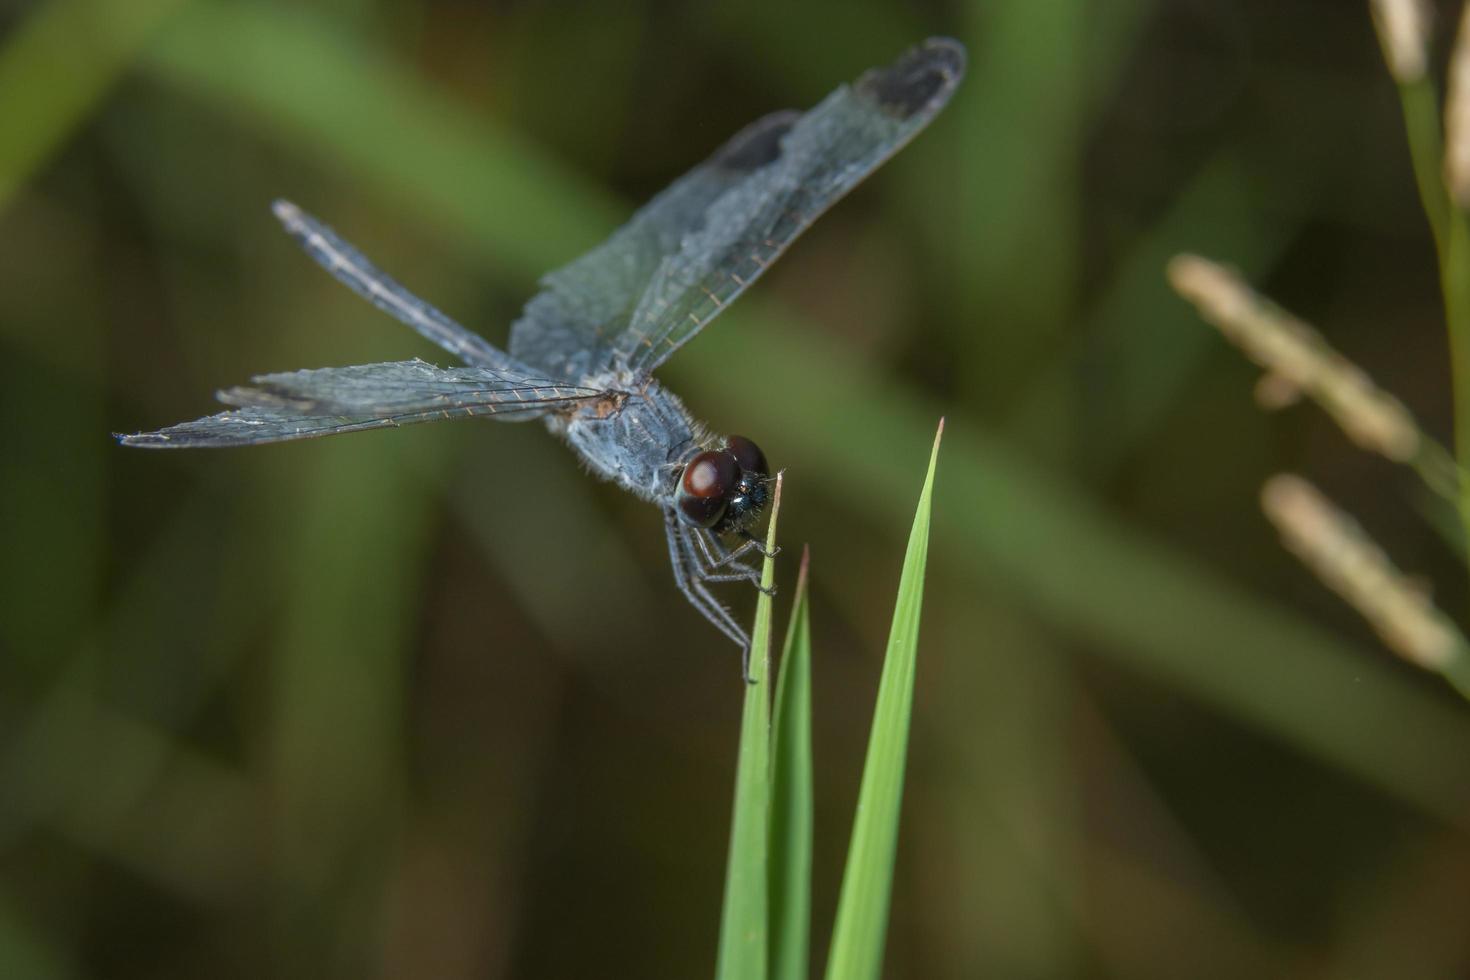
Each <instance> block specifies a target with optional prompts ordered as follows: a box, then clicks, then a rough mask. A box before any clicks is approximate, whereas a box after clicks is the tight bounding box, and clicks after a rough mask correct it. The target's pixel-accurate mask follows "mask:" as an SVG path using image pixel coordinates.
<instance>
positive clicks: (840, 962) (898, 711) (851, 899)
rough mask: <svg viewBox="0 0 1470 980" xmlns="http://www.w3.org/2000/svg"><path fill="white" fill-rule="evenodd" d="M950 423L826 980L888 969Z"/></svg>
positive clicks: (875, 733) (903, 602)
mask: <svg viewBox="0 0 1470 980" xmlns="http://www.w3.org/2000/svg"><path fill="white" fill-rule="evenodd" d="M943 435H944V421H943V420H942V419H941V420H940V422H939V431H938V432H936V433H935V434H934V448H933V450H932V451H931V452H930V454H929V472H928V474H927V475H926V476H925V477H924V489H923V492H922V493H920V494H919V508H918V511H917V513H915V514H914V526H913V529H912V530H911V531H910V532H909V546H908V551H907V553H906V554H905V555H904V559H903V575H902V576H901V577H900V578H899V582H898V601H897V603H896V604H895V605H894V609H893V626H892V628H891V629H890V631H889V634H888V652H887V654H886V655H885V656H884V659H883V676H882V679H881V680H880V681H879V684H878V704H877V706H876V708H874V710H873V730H872V733H871V734H870V735H869V736H868V757H867V761H866V762H864V764H863V784H862V789H860V790H859V791H858V804H857V814H856V816H855V817H854V818H853V824H852V841H851V843H850V844H849V845H848V850H847V868H846V870H845V871H844V872H843V875H842V892H841V895H840V897H839V898H838V900H837V923H836V925H835V926H834V927H833V930H832V950H831V952H830V954H829V955H828V957H827V977H828V980H865V978H876V977H878V976H879V975H880V973H881V972H882V969H883V944H884V940H885V939H886V938H887V932H888V899H889V894H890V893H891V891H892V888H893V857H894V854H895V852H896V851H897V849H898V817H899V810H900V808H901V806H902V802H903V774H904V759H905V756H906V755H907V753H908V741H909V718H910V716H911V715H912V712H913V702H914V671H915V667H916V664H917V653H918V646H919V613H920V611H921V609H922V607H923V601H924V565H925V563H926V562H927V560H928V557H929V501H930V497H931V495H932V493H933V489H934V464H935V462H936V461H937V460H938V459H939V440H940V437H942V436H943Z"/></svg>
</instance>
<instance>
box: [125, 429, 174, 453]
mask: <svg viewBox="0 0 1470 980" xmlns="http://www.w3.org/2000/svg"><path fill="white" fill-rule="evenodd" d="M112 438H114V439H116V440H117V443H118V445H120V446H131V447H133V448H137V449H166V448H170V447H172V446H173V445H174V444H173V443H172V442H170V441H169V438H168V436H166V435H164V434H163V433H162V432H114V433H113V434H112Z"/></svg>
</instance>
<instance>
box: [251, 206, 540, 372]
mask: <svg viewBox="0 0 1470 980" xmlns="http://www.w3.org/2000/svg"><path fill="white" fill-rule="evenodd" d="M271 210H272V211H274V212H275V215H276V217H277V218H278V219H280V222H281V225H282V226H283V227H284V228H285V229H286V231H287V233H288V234H290V235H291V237H292V238H294V239H296V241H297V243H298V244H300V245H301V247H302V249H303V250H304V251H305V252H306V254H307V255H309V256H311V257H312V259H314V260H315V261H316V263H317V264H318V265H320V266H321V267H322V268H323V269H326V270H327V271H328V272H330V273H331V274H332V275H333V276H334V277H335V278H336V279H337V280H338V281H339V282H342V283H343V284H345V285H346V286H347V287H348V288H350V289H351V290H352V291H353V292H355V293H357V295H359V296H361V297H362V298H363V299H365V300H367V301H368V302H369V303H372V304H373V305H374V306H376V307H377V308H378V309H380V310H382V311H383V312H385V313H387V314H389V315H390V316H392V317H395V318H397V319H398V320H399V321H401V322H403V323H405V324H407V325H408V326H410V327H412V328H413V329H414V330H416V331H418V332H419V333H420V334H421V335H423V336H424V337H425V338H426V339H428V340H431V341H433V342H434V343H436V344H438V345H439V346H440V347H442V348H444V349H445V350H447V351H448V352H449V353H451V354H453V355H454V356H455V357H457V358H459V359H460V360H462V361H464V362H465V363H466V364H475V365H480V366H483V367H490V368H514V367H515V366H516V365H515V364H514V362H513V361H511V359H510V358H509V357H507V356H506V354H505V352H504V351H502V350H500V349H499V348H497V347H495V346H494V345H492V344H491V343H490V342H489V341H487V340H486V339H485V338H484V337H481V336H480V335H479V334H477V333H475V332H474V331H472V330H470V329H468V328H466V327H464V326H461V325H460V324H458V323H456V322H455V321H453V320H451V319H450V318H449V317H447V316H445V315H444V314H443V313H440V312H439V311H438V310H437V309H435V308H434V307H433V306H431V305H430V304H428V303H426V302H424V301H423V300H421V299H419V298H418V297H417V296H415V295H414V294H413V293H411V292H409V291H408V290H407V289H404V288H403V287H402V286H400V285H399V284H398V283H396V282H394V281H393V280H392V279H391V278H389V276H388V275H387V274H386V273H384V272H382V271H381V270H380V269H378V267H377V266H375V265H373V264H372V263H371V262H370V261H368V259H367V257H366V256H364V255H363V254H362V253H361V252H359V251H358V250H357V249H355V248H353V247H352V246H351V245H350V244H348V243H347V242H346V241H345V240H343V239H342V238H341V237H339V236H338V235H337V233H336V232H334V231H333V230H332V229H330V228H328V227H327V226H326V225H324V224H322V223H321V222H320V221H318V220H317V219H316V218H313V217H312V216H311V215H309V214H307V213H306V212H305V211H303V210H301V209H300V208H299V207H297V206H296V205H294V204H292V203H291V202H290V201H276V202H275V203H274V204H272V205H271Z"/></svg>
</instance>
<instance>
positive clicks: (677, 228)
mask: <svg viewBox="0 0 1470 980" xmlns="http://www.w3.org/2000/svg"><path fill="white" fill-rule="evenodd" d="M799 118H801V113H799V112H796V111H794V110H785V111H782V112H774V113H772V114H770V115H768V116H765V117H763V118H761V119H759V120H757V121H755V122H753V123H751V124H750V125H749V126H747V127H745V128H744V129H742V130H741V131H740V132H738V133H736V134H735V136H733V137H732V138H731V139H730V140H729V141H728V142H727V143H725V145H724V146H722V147H721V148H720V149H719V150H718V151H717V152H716V153H715V154H714V155H713V156H712V157H710V158H709V159H708V160H706V161H705V162H704V163H702V164H701V165H699V166H698V167H695V168H694V169H693V170H691V171H690V172H689V173H687V174H685V175H684V176H683V177H681V178H680V179H679V180H677V181H675V182H674V183H673V184H671V185H670V186H669V187H668V188H667V189H665V190H664V191H662V192H661V193H660V194H659V195H658V196H657V197H655V198H654V199H653V200H652V201H650V202H648V204H646V205H644V206H643V207H642V208H641V209H639V211H638V212H637V213H636V214H634V215H633V218H632V220H630V221H629V222H628V223H627V224H626V225H624V226H623V227H622V228H620V229H618V230H617V231H616V232H615V233H614V234H613V236H612V237H611V238H609V239H608V240H607V241H606V242H604V243H602V244H601V245H599V246H598V247H597V248H595V249H593V250H592V251H591V252H588V253H587V254H586V255H584V256H582V257H581V258H579V259H577V260H576V261H575V262H572V263H571V264H570V265H567V266H564V267H563V268H560V269H557V270H556V271H554V272H551V273H549V274H547V275H546V276H543V277H542V279H541V285H542V287H543V288H542V291H541V292H540V293H538V294H537V295H536V296H535V297H534V298H532V300H531V301H530V303H528V304H526V309H525V312H524V313H522V315H521V317H520V319H518V320H516V322H515V323H514V324H513V325H512V326H511V330H510V352H511V356H513V357H515V358H516V359H517V360H520V361H522V362H524V363H526V364H531V365H534V366H535V367H537V368H539V369H540V370H543V371H547V372H550V373H552V374H556V375H558V376H560V377H568V378H580V377H585V376H587V375H588V374H592V373H595V372H597V371H601V370H605V369H606V368H607V367H608V366H609V365H610V359H611V356H612V350H613V348H612V344H613V341H614V340H615V338H616V334H617V332H618V331H619V330H621V329H623V328H624V327H626V326H627V324H628V322H629V320H630V319H631V317H632V314H633V310H634V309H635V308H636V307H637V305H638V300H639V299H640V298H641V297H642V295H643V292H644V290H645V289H646V288H647V286H648V283H649V281H650V280H651V279H652V278H653V276H654V274H655V273H656V272H657V271H658V267H659V264H660V263H661V262H663V260H664V259H665V257H667V256H668V255H670V254H671V253H674V252H677V251H678V250H679V247H680V245H681V244H682V242H683V240H684V236H685V235H686V234H688V233H689V232H690V231H692V230H694V229H696V228H699V227H700V226H701V225H702V223H703V221H704V216H705V214H706V213H707V212H708V211H709V208H710V205H711V204H713V203H714V202H715V201H716V200H718V199H719V198H720V197H721V196H722V195H724V194H725V193H726V192H728V191H729V190H731V189H732V188H734V187H736V186H738V185H739V184H740V183H741V182H743V181H744V180H746V179H747V178H749V176H750V175H751V174H752V173H753V172H755V171H757V170H759V169H760V168H761V167H763V166H765V165H766V164H768V163H770V162H771V161H772V160H774V159H776V157H777V156H778V155H779V154H780V148H781V137H782V136H784V135H785V134H786V133H787V132H788V131H789V130H790V129H791V127H792V125H793V124H794V123H795V122H796V120H797V119H799Z"/></svg>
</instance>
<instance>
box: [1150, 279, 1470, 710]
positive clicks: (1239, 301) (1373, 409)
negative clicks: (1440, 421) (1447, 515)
mask: <svg viewBox="0 0 1470 980" xmlns="http://www.w3.org/2000/svg"><path fill="white" fill-rule="evenodd" d="M1168 277H1169V283H1170V285H1172V286H1173V287H1174V289H1175V291H1176V292H1178V293H1179V295H1181V296H1183V297H1184V298H1185V299H1187V300H1189V301H1190V302H1192V303H1194V304H1195V306H1196V307H1197V308H1198V310H1199V313H1200V316H1201V317H1202V318H1203V319H1204V320H1205V321H1206V322H1208V323H1211V324H1213V325H1214V326H1215V327H1217V328H1219V330H1220V332H1221V333H1222V334H1224V336H1225V337H1226V339H1227V340H1229V341H1230V342H1231V343H1233V344H1235V345H1236V346H1237V347H1239V348H1240V349H1241V350H1242V351H1243V352H1244V353H1245V354H1246V356H1248V357H1249V358H1250V359H1251V360H1252V361H1254V362H1255V363H1256V364H1258V365H1260V367H1261V368H1262V369H1263V370H1264V371H1265V372H1266V373H1265V374H1264V375H1263V376H1262V378H1261V383H1260V384H1259V385H1258V386H1257V388H1256V396H1257V401H1258V402H1259V403H1260V404H1261V406H1262V407H1263V408H1266V409H1276V408H1281V407H1284V406H1285V405H1289V404H1291V403H1293V402H1295V401H1296V400H1297V399H1299V398H1300V397H1301V396H1302V395H1306V396H1308V397H1310V398H1311V399H1312V400H1313V401H1315V402H1317V404H1318V405H1320V406H1321V407H1322V409H1323V410H1324V411H1326V412H1327V414H1329V415H1330V416H1332V418H1333V420H1334V421H1336V422H1337V424H1338V425H1339V426H1341V427H1342V429H1343V431H1344V432H1346V433H1347V435H1348V436H1349V437H1350V438H1351V439H1352V440H1353V442H1355V443H1357V444H1358V446H1360V447H1361V448H1363V449H1366V450H1368V451H1369V452H1374V453H1378V454H1379V455H1381V456H1383V457H1385V458H1387V459H1389V460H1390V461H1392V462H1396V463H1405V464H1407V465H1410V466H1412V467H1413V468H1414V469H1415V470H1416V471H1417V472H1418V473H1419V475H1420V477H1421V478H1422V479H1423V480H1424V481H1425V483H1426V484H1428V485H1429V487H1430V488H1431V489H1433V490H1435V491H1437V492H1439V493H1441V494H1443V495H1444V496H1445V497H1447V498H1449V499H1451V500H1457V499H1458V495H1459V490H1458V486H1459V480H1458V475H1457V470H1456V467H1455V464H1454V461H1453V460H1452V459H1450V457H1449V454H1448V453H1447V452H1446V451H1445V450H1444V448H1443V447H1441V446H1440V445H1439V444H1438V443H1436V442H1435V441H1434V440H1432V439H1430V438H1429V437H1428V436H1427V435H1425V434H1424V432H1423V431H1422V430H1421V429H1420V428H1419V425H1418V423H1417V422H1416V421H1415V420H1414V417H1413V416H1412V415H1411V414H1410V413H1409V410H1408V409H1407V408H1405V407H1404V405H1403V403H1402V402H1400V401H1399V400H1398V399H1397V398H1395V397H1394V396H1393V395H1391V394H1389V393H1388V392H1387V391H1384V390H1383V389H1382V388H1380V387H1378V385H1377V384H1375V383H1374V382H1373V379H1372V378H1370V377H1369V376H1368V374H1367V372H1366V371H1364V370H1363V369H1362V368H1360V367H1358V366H1357V365H1356V364H1354V363H1352V362H1351V361H1349V360H1348V359H1347V358H1345V357H1343V356H1342V355H1341V354H1339V353H1338V352H1337V351H1336V350H1334V349H1333V348H1332V346H1331V345H1329V344H1328V343H1327V341H1326V339H1325V338H1324V337H1323V336H1322V335H1321V334H1319V333H1318V332H1317V331H1315V330H1313V329H1312V328H1311V327H1310V326H1308V325H1307V324H1306V323H1303V322H1302V321H1301V320H1299V319H1297V318H1296V317H1294V316H1292V315H1291V314H1290V313H1288V312H1286V311H1285V310H1283V309H1281V308H1280V307H1278V306H1276V305H1275V304H1274V303H1271V302H1270V301H1269V300H1267V299H1266V298H1265V297H1263V296H1261V295H1260V294H1258V293H1256V292H1255V291H1253V290H1252V289H1251V288H1250V287H1249V286H1248V285H1246V283H1245V282H1244V281H1243V280H1242V279H1241V278H1240V277H1239V276H1238V275H1236V274H1235V273H1234V272H1232V271H1231V270H1229V269H1227V268H1225V267H1224V266H1222V265H1219V264H1218V263H1215V262H1211V261H1210V260H1208V259H1204V258H1200V257H1199V256H1197V255H1178V256H1175V257H1174V259H1173V260H1172V261H1171V262H1170V263H1169V266H1168ZM1261 505H1262V509H1263V510H1264V511H1265V513H1266V516H1267V517H1268V518H1269V519H1270V520H1271V522H1272V523H1273V524H1275V525H1276V528H1277V530H1278V531H1280V533H1281V535H1282V539H1283V541H1284V543H1285V545H1286V547H1287V549H1288V550H1289V551H1291V552H1292V553H1293V554H1295V555H1296V556H1297V557H1298V558H1300V559H1301V560H1302V562H1303V563H1304V564H1305V565H1306V566H1307V567H1308V568H1310V569H1311V570H1312V571H1313V572H1314V573H1315V574H1316V575H1317V577H1318V578H1320V579H1321V580H1322V581H1323V582H1324V583H1325V584H1326V585H1327V586H1328V587H1329V588H1331V589H1332V590H1333V591H1334V592H1336V593H1338V594H1339V595H1340V596H1342V597H1343V598H1344V599H1345V600H1347V602H1348V603H1349V604H1350V605H1352V606H1353V607H1354V608H1355V609H1357V610H1358V611H1359V612H1360V613H1361V614H1362V615H1363V617H1364V618H1365V619H1367V620H1368V622H1369V623H1370V624H1372V626H1373V628H1374V630H1375V631H1377V633H1378V635H1379V637H1380V638H1381V639H1382V640H1383V641H1384V643H1385V645H1387V646H1388V648H1389V649H1390V650H1392V651H1393V652H1395V653H1397V654H1399V655H1400V656H1402V657H1404V658H1405V659H1407V660H1409V661H1411V662H1413V663H1415V664H1417V665H1418V666H1420V667H1423V668H1425V669H1427V670H1433V671H1435V672H1437V673H1439V674H1441V675H1443V676H1444V677H1445V678H1446V679H1447V680H1448V681H1449V682H1450V683H1451V684H1452V685H1454V686H1455V687H1456V688H1457V689H1458V690H1459V691H1460V692H1461V693H1462V694H1464V695H1465V696H1466V697H1470V650H1467V647H1466V643H1465V639H1464V637H1463V636H1462V635H1461V633H1460V631H1459V630H1458V629H1457V628H1456V627H1455V626H1454V624H1453V623H1452V622H1451V621H1450V620H1449V618H1448V617H1446V616H1444V615H1443V614H1441V613H1440V612H1439V611H1438V610H1437V609H1435V608H1434V605H1433V604H1432V603H1431V602H1430V601H1429V597H1428V596H1427V595H1426V594H1425V593H1424V590H1423V589H1421V588H1417V587H1415V586H1413V585H1411V584H1410V583H1409V582H1408V580H1407V579H1406V578H1405V576H1404V575H1403V574H1401V573H1400V572H1399V571H1398V569H1396V568H1394V567H1393V564H1392V563H1391V562H1390V561H1389V560H1388V557H1387V556H1386V555H1385V554H1384V553H1383V551H1382V550H1381V549H1380V548H1379V547H1378V546H1377V545H1376V544H1374V543H1373V541H1372V540H1371V539H1370V538H1369V537H1368V535H1367V534H1365V533H1364V532H1363V530H1362V529H1361V528H1360V527H1359V526H1358V525H1357V522H1355V521H1353V520H1352V518H1350V517H1348V516H1347V515H1346V514H1345V513H1343V512H1342V511H1340V510H1338V509H1337V508H1336V507H1334V506H1332V504H1331V503H1329V502H1328V501H1327V499H1326V498H1325V497H1323V496H1322V495H1321V494H1320V493H1318V492H1317V491H1316V490H1315V489H1314V488H1313V487H1312V486H1311V484H1309V483H1307V482H1306V481H1305V480H1302V479H1301V478H1300V477H1294V476H1284V475H1283V476H1277V477H1274V478H1272V479H1271V480H1270V481H1268V482H1267V484H1266V486H1265V489H1264V490H1263V491H1262V494H1261Z"/></svg>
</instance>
